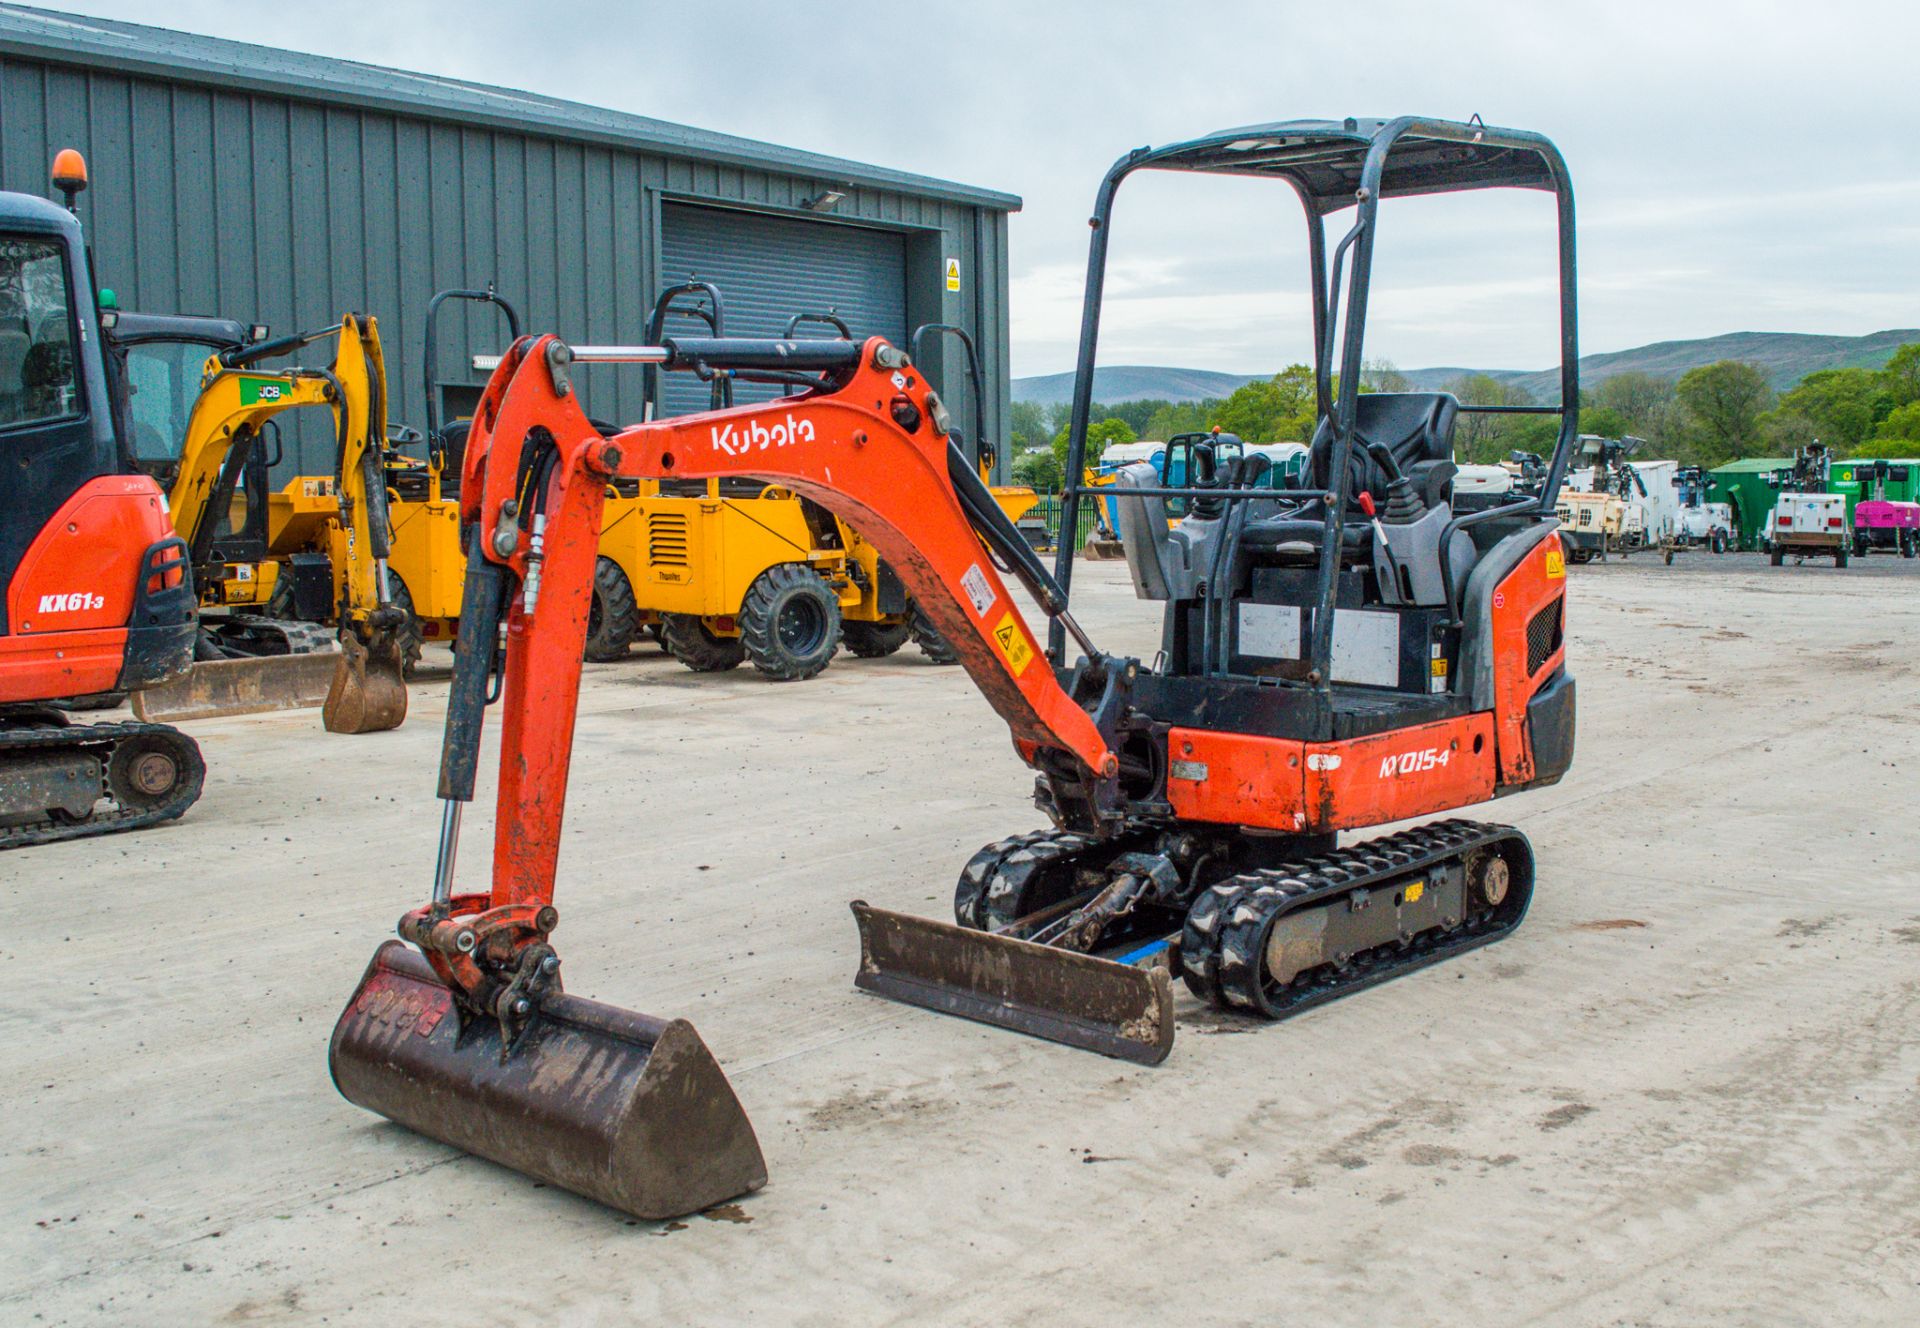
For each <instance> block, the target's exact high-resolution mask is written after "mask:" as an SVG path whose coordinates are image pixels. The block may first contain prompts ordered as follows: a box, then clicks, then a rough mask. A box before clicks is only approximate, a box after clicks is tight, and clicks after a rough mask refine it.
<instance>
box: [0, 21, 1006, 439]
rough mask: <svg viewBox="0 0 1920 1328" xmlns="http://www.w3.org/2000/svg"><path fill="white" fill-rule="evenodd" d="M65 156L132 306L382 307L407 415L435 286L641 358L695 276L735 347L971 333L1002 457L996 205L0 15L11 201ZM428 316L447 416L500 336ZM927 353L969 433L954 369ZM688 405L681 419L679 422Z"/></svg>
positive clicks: (428, 82) (887, 178)
mask: <svg viewBox="0 0 1920 1328" xmlns="http://www.w3.org/2000/svg"><path fill="white" fill-rule="evenodd" d="M69 146H71V147H78V148H79V149H80V150H81V151H82V152H83V153H85V154H86V157H87V161H88V164H89V166H90V168H91V176H92V187H91V188H90V189H89V190H88V191H87V192H86V193H85V194H83V195H81V215H82V219H83V221H84V222H85V223H86V226H87V229H88V234H89V237H90V240H91V243H92V246H93V252H94V265H95V271H96V272H97V274H98V279H99V280H100V282H101V283H102V284H103V285H105V286H109V287H111V288H113V289H114V291H115V293H116V295H117V297H118V299H119V303H120V305H121V307H123V308H129V309H142V310H148V311H153V312H173V313H209V314H219V315H222V316H225V317H229V318H234V319H238V320H240V321H241V322H247V323H267V324H269V325H271V327H272V328H273V331H274V333H275V335H279V334H281V333H284V332H290V331H295V330H298V329H302V328H314V327H320V326H323V325H325V324H327V323H330V322H331V321H333V320H334V319H335V318H336V317H337V316H338V315H339V314H340V313H342V312H344V311H346V310H357V311H362V312H366V313H370V314H373V315H374V316H375V317H376V318H378V319H379V322H380V330H381V336H382V341H383V343H384V346H385V351H386V360H387V374H388V381H389V387H390V391H391V393H392V400H393V409H392V411H391V414H392V417H393V418H394V419H395V420H396V421H397V422H414V423H418V422H419V421H420V419H421V413H422V404H423V398H422V393H423V392H424V391H425V388H424V387H423V385H422V370H421V350H422V337H423V328H422V323H423V319H424V313H425V309H426V304H427V301H428V299H429V298H430V297H431V296H432V295H433V293H434V292H435V291H436V290H439V289H442V288H445V287H449V286H485V285H486V284H487V283H489V282H493V283H495V284H496V285H497V287H498V289H499V291H500V293H501V294H502V295H503V296H505V297H506V298H507V299H509V300H510V301H512V302H513V303H514V304H515V305H516V306H518V308H519V310H520V312H521V316H522V318H523V321H524V322H525V324H526V327H527V329H528V330H535V331H545V330H552V331H557V332H559V333H560V334H561V335H563V336H566V337H568V338H570V339H572V340H575V341H578V342H583V343H590V342H633V341H637V340H639V338H640V334H641V331H642V329H643V325H644V323H645V319H646V316H647V312H648V310H649V308H650V307H651V305H652V303H653V300H654V298H655V295H656V293H657V292H658V291H659V290H661V289H662V288H663V286H666V285H671V284H674V283H677V282H680V281H684V280H686V279H687V278H688V277H690V276H698V277H701V278H703V279H706V280H710V281H713V282H714V283H715V284H717V285H718V286H719V287H720V289H721V292H722V294H723V295H724V296H725V299H726V311H727V321H728V326H727V330H728V332H729V333H733V334H740V335H773V334H777V333H779V332H780V331H782V330H783V328H784V326H785V323H786V320H787V318H788V317H789V316H790V315H792V314H793V313H796V312H801V311H808V312H822V311H826V310H834V311H837V312H838V314H839V315H840V316H841V317H842V318H844V319H845V320H846V321H847V322H848V323H849V324H850V325H851V326H852V329H853V331H854V333H855V335H856V336H866V335H871V334H876V333H877V334H881V335H885V336H888V337H890V338H893V339H895V340H901V341H904V338H905V337H906V336H907V334H908V332H909V330H910V329H912V328H913V327H916V326H918V325H919V324H921V323H926V322H950V323H957V324H959V325H960V326H962V327H965V328H967V329H968V330H969V331H970V332H971V333H972V334H973V336H974V337H975V339H976V340H977V342H978V343H979V347H980V351H981V356H982V359H983V363H984V366H985V369H986V372H987V377H988V392H987V403H988V404H987V411H986V413H987V415H988V419H987V420H986V422H985V423H986V435H985V436H987V437H990V438H1003V437H1005V436H1006V426H1007V422H1008V421H1007V416H1008V412H1009V404H1008V349H1007V214H1008V213H1009V212H1010V211H1014V210H1017V209H1018V208H1019V206H1020V200H1019V199H1018V198H1016V197H1013V196H1012V195H1009V194H1003V193H996V192H993V191H990V190H985V189H977V188H971V187H968V186H965V185H959V184H951V183H948V182H945V181H941V180H935V179H930V178H927V177H924V176H918V175H911V174H907V173H904V172H900V171H893V170H888V169H884V168H881V167H877V166H867V165H862V164H860V163H857V162H851V161H844V160H840V159H837V158H833V157H825V156H819V155H815V154H813V153H808V152H801V151H796V150H794V149H790V148H783V147H775V146H772V145H769V144H765V143H759V142H754V141H751V140H748V139H741V138H734V137H731V136H728V135H724V134H716V133H709V132H706V131H704V130H699V129H692V128H688V127H686V126H683V125H676V124H669V123H666V122H664V121H660V120H652V119H647V118H645V117H642V116H636V115H628V114H625V113H622V112H617V111H609V110H602V109H598V108H595V107H590V106H583V105H579V104H577V103H573V102H565V101H559V100H556V99H553V98H549V97H541V96H537V95H534V94H531V93H524V92H508V91H505V90H502V89H497V88H490V87H485V86H481V85H478V84H471V83H463V82H459V81H457V80H451V79H444V78H438V77H428V76H425V75H418V74H410V73H406V72H403V71H399V70H392V69H383V68H378V67H375V66H371V65H363V64H357V63H353V62H349V61H341V60H329V59H321V58H318V57H314V56H305V55H298V54H293V53H289V52H285V51H279V50H273V49H270V48H267V47H260V46H251V45H246V44H243V43H239V42H230V41H223V40H218V39H214V38H208V37H197V36H190V35H187V34H183V33H177V32H172V31H168V30H166V29H163V28H153V27H145V26H141V25H138V24H131V23H121V22H115V21H111V20H105V19H95V18H85V17H79V16H75V15H68V14H57V13H53V12H51V11H47V10H41V9H29V8H24V7H21V6H16V5H0V188H5V189H9V190H17V191H19V192H22V193H32V194H40V195H46V194H48V193H49V192H50V191H49V187H48V184H47V168H48V164H49V163H50V162H51V161H52V159H53V154H54V153H55V152H56V151H58V150H59V149H60V148H62V147H69ZM463 320H464V325H463ZM442 321H443V322H444V324H445V325H446V327H445V330H444V332H443V339H442V342H441V350H440V354H439V357H438V359H439V370H440V377H441V378H442V379H443V380H446V379H449V378H454V377H465V378H466V379H467V380H468V386H467V388H466V390H465V391H464V392H463V391H462V390H461V389H460V388H458V387H456V388H454V389H451V390H450V391H449V393H448V396H449V398H450V400H449V404H454V405H457V404H458V402H457V401H455V400H452V398H455V397H459V396H470V395H471V394H472V392H473V391H474V390H475V389H476V388H477V386H478V385H479V384H480V383H482V382H484V381H485V374H484V373H483V372H481V371H480V370H478V369H475V368H473V367H472V366H473V364H474V360H475V357H484V356H487V355H491V354H494V353H497V352H498V351H499V350H500V349H501V343H502V341H503V340H504V337H505V332H504V328H503V326H502V325H501V324H500V323H499V322H498V321H497V320H495V319H493V318H492V317H491V316H490V314H489V312H488V311H484V310H480V311H476V310H471V309H469V308H467V307H465V306H450V308H449V310H448V311H447V316H444V317H443V320H442ZM681 326H682V330H683V331H686V332H692V331H694V330H695V328H694V325H693V324H691V323H686V324H682V325H681ZM927 359H928V361H929V362H928V363H927V365H926V366H925V367H926V369H927V372H928V373H929V375H930V376H931V377H932V380H933V381H934V382H935V383H936V384H937V385H940V386H942V387H943V388H944V389H945V391H944V393H943V395H945V396H946V397H947V398H948V400H949V401H950V402H951V404H952V405H953V407H954V409H955V413H956V416H957V417H958V418H959V419H960V420H961V422H962V423H963V424H965V425H966V426H968V427H969V429H970V430H971V428H972V426H973V425H974V421H973V420H972V419H971V414H972V410H971V406H970V405H969V404H968V402H967V393H966V391H965V390H964V383H963V381H962V379H961V375H962V374H963V373H964V367H963V366H962V365H961V364H960V362H959V357H958V355H957V354H952V355H948V356H946V357H944V360H943V359H939V358H936V357H935V356H933V355H929V356H928V357H927ZM948 366H951V369H952V372H951V374H948V373H947V372H945V370H946V369H947V368H948ZM594 374H595V375H596V376H595V377H593V378H590V379H588V380H587V383H586V395H587V400H588V403H589V405H590V407H591V409H592V410H593V412H594V414H595V415H596V416H598V417H601V418H611V419H632V418H635V417H637V415H638V412H639V382H640V380H639V375H638V372H637V371H634V370H631V369H627V368H620V369H613V368H602V369H597V370H595V371H594ZM949 378H951V380H952V381H951V382H949V381H948V379H949ZM691 386H692V385H690V384H689V385H687V387H684V388H678V389H677V395H676V398H670V402H669V404H670V406H671V405H672V404H673V401H674V400H676V399H677V400H678V401H679V402H680V403H681V404H682V405H690V404H692V402H693V400H694V399H695V398H696V396H697V395H698V394H697V393H695V392H693V391H691V390H689V389H690V388H691ZM301 435H302V438H301V442H300V444H299V446H298V447H297V448H290V449H289V451H290V453H292V455H290V456H289V457H288V459H287V462H286V465H285V467H283V468H292V467H295V466H297V467H298V468H299V469H300V470H301V471H305V472H307V473H312V472H313V471H315V470H323V469H325V468H326V465H327V464H328V461H329V458H328V457H327V456H326V455H325V449H326V447H327V445H328V440H327V439H326V438H325V437H324V436H323V435H322V433H321V432H320V431H318V430H314V429H303V430H301ZM1005 464H1006V460H1005V457H1004V455H1003V456H1002V459H1001V465H1002V466H1004V465H1005Z"/></svg>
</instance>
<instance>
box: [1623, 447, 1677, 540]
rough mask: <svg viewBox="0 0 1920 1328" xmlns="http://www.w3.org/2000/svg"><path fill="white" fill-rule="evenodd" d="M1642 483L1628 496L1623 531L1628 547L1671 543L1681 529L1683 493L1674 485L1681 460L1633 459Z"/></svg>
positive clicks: (1629, 465)
mask: <svg viewBox="0 0 1920 1328" xmlns="http://www.w3.org/2000/svg"><path fill="white" fill-rule="evenodd" d="M1626 466H1627V469H1628V470H1631V471H1632V472H1633V473H1634V475H1635V476H1636V477H1637V478H1638V479H1639V481H1640V483H1639V484H1637V485H1635V486H1633V492H1632V493H1631V494H1628V495H1626V496H1625V501H1626V504H1627V512H1626V519H1625V521H1624V523H1623V528H1622V530H1621V534H1622V536H1624V537H1625V541H1626V545H1627V547H1628V548H1654V547H1658V546H1660V545H1664V544H1666V543H1668V542H1670V541H1671V540H1672V539H1673V537H1674V536H1675V535H1677V534H1678V533H1679V531H1680V494H1679V491H1678V490H1677V489H1676V488H1675V487H1674V483H1673V480H1674V476H1675V475H1676V474H1678V473H1679V470H1680V463H1679V462H1678V461H1629V462H1627V463H1626Z"/></svg>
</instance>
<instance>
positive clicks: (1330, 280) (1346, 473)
mask: <svg viewBox="0 0 1920 1328" xmlns="http://www.w3.org/2000/svg"><path fill="white" fill-rule="evenodd" d="M1140 170H1170V171H1194V172H1202V173H1214V174H1226V175H1246V176H1272V177H1278V178H1280V179H1282V180H1284V181H1286V182H1287V183H1288V184H1289V185H1291V186H1292V188H1293V190H1294V193H1295V194H1296V196H1298V198H1299V199H1300V203H1301V207H1302V209H1303V210H1304V212H1305V214H1306V222H1307V258H1308V264H1309V266H1310V268H1311V272H1310V274H1309V275H1310V283H1309V284H1310V288H1311V292H1312V299H1313V333H1314V337H1313V341H1314V391H1315V398H1316V403H1317V406H1318V412H1319V417H1320V419H1321V420H1323V421H1331V427H1332V430H1333V453H1332V456H1331V458H1330V460H1331V475H1332V480H1333V486H1334V487H1333V489H1332V490H1331V491H1329V492H1327V493H1326V494H1324V495H1322V498H1323V503H1322V505H1323V508H1324V512H1323V515H1324V520H1325V533H1324V535H1323V538H1322V541H1321V549H1320V566H1319V580H1318V594H1317V596H1316V600H1315V612H1314V616H1313V634H1312V642H1311V648H1310V656H1309V658H1310V672H1309V675H1308V676H1309V681H1310V683H1311V685H1312V686H1313V687H1314V688H1315V690H1316V691H1318V692H1319V693H1320V694H1321V695H1322V696H1326V695H1327V694H1328V693H1329V692H1330V691H1331V688H1332V679H1333V668H1332V660H1333V611H1332V610H1333V602H1334V594H1335V590H1336V586H1337V584H1338V575H1339V568H1340V538H1339V534H1340V529H1341V526H1342V524H1343V523H1344V521H1345V520H1346V508H1347V502H1348V499H1349V497H1350V496H1351V495H1350V494H1349V493H1348V488H1349V486H1350V483H1351V476H1350V460H1351V457H1352V453H1353V447H1354V436H1355V420H1356V416H1357V411H1358V400H1359V395H1360V394H1359V390H1358V384H1359V382H1360V374H1361V366H1362V364H1363V363H1364V360H1363V352H1364V344H1365V337H1366V318H1367V299H1368V296H1369V294H1370V291H1371V287H1372V277H1373V248H1374V240H1375V236H1376V233H1377V230H1378V213H1379V205H1380V200H1381V199H1382V198H1383V197H1409V196H1417V195H1424V194H1435V193H1453V192H1461V191H1465V190H1474V189H1497V188H1522V189H1538V190H1544V191H1549V192H1551V193H1552V194H1553V195H1554V199H1555V206H1556V225H1557V232H1558V234H1557V239H1558V252H1559V282H1560V291H1559V307H1560V401H1559V403H1558V404H1557V405H1552V406H1474V405H1467V404H1464V403H1463V404H1462V405H1461V406H1460V409H1461V410H1462V411H1467V412H1470V413H1483V414H1542V415H1558V416H1559V417H1560V434H1559V438H1558V441H1557V442H1556V443H1555V446H1554V452H1553V461H1552V464H1551V465H1550V466H1549V468H1548V472H1547V476H1546V482H1545V483H1544V484H1543V485H1542V487H1541V491H1540V493H1539V495H1538V497H1537V498H1528V499H1525V500H1523V501H1521V502H1518V503H1509V504H1505V505H1503V506H1498V507H1491V508H1488V509H1486V510H1484V511H1481V512H1474V513H1469V514H1466V515H1463V516H1460V517H1457V518H1455V520H1454V521H1453V522H1452V524H1451V525H1450V526H1449V528H1448V532H1447V534H1446V536H1445V537H1444V538H1443V539H1442V541H1441V549H1442V551H1443V557H1444V551H1445V549H1446V548H1447V545H1448V543H1449V542H1450V540H1451V537H1452V532H1453V531H1454V530H1457V529H1462V528H1465V527H1468V526H1472V525H1479V524H1481V523H1483V522H1487V521H1495V520H1500V519H1503V518H1504V519H1512V518H1516V517H1520V518H1527V519H1532V520H1550V519H1552V516H1553V511H1554V502H1555V499H1556V498H1557V497H1558V495H1559V491H1560V485H1561V482H1562V481H1563V480H1564V478H1565V476H1566V471H1567V465H1568V461H1569V458H1570V456H1571V454H1572V448H1573V442H1574V437H1575V433H1576V430H1577V424H1578V414H1579V402H1580V370H1579V361H1580V353H1579V311H1578V305H1577V292H1576V276H1577V264H1576V255H1575V249H1574V205H1573V183H1572V179H1571V177H1570V176H1569V175H1568V173H1567V168H1566V163H1565V161H1564V160H1563V159H1562V158H1561V156H1560V151H1559V149H1558V148H1556V147H1555V146H1554V145H1553V143H1552V141H1551V140H1549V139H1548V138H1546V137H1545V136H1544V135H1541V134H1535V133H1529V132H1527V131H1524V130H1515V129H1500V128H1494V127H1491V126H1488V125H1486V124H1484V123H1482V122H1481V120H1480V118H1479V117H1478V116H1475V117H1473V118H1472V119H1471V120H1468V121H1465V122H1461V121H1452V120H1433V119H1424V118H1419V117H1411V116H1409V117H1402V118H1399V119H1395V120H1370V121H1360V120H1353V119H1349V120H1345V121H1292V122H1285V123H1278V124H1269V125H1258V126H1252V127H1248V128H1242V129H1232V130H1225V131H1222V132H1220V133H1216V134H1211V135H1208V136H1207V137H1205V138H1200V139H1194V140H1191V141H1188V142H1184V143H1176V144H1173V145H1171V146H1169V147H1165V148H1151V147H1146V148H1137V149H1135V150H1134V151H1132V152H1130V153H1128V154H1126V155H1125V156H1123V157H1121V158H1120V159H1119V160H1118V161H1117V162H1115V163H1114V164H1113V166H1112V167H1111V168H1110V169H1109V170H1108V171H1107V174H1106V176H1105V178H1104V179H1103V180H1102V181H1101V182H1100V189H1099V192H1098V194H1097V195H1096V196H1095V199H1094V209H1093V216H1092V217H1091V218H1090V219H1089V221H1088V225H1089V226H1091V228H1092V238H1091V240H1090V242H1089V245H1088V254H1087V284H1086V292H1085V295H1084V297H1083V303H1082V306H1081V316H1080V343H1079V352H1078V356H1077V365H1076V372H1075V376H1074V387H1073V416H1072V423H1071V425H1070V426H1069V434H1068V446H1067V473H1066V476H1065V487H1064V489H1063V491H1062V504H1061V508H1062V510H1061V529H1062V530H1067V531H1072V530H1074V529H1077V527H1076V526H1075V524H1074V523H1075V521H1076V519H1077V518H1078V515H1079V507H1080V500H1081V498H1082V496H1083V495H1084V494H1086V493H1087V492H1088V486H1087V485H1086V483H1085V464H1084V458H1085V456H1086V442H1087V427H1088V424H1089V418H1088V417H1089V415H1090V414H1091V412H1092V405H1093V371H1094V365H1095V358H1096V352H1097V349H1098V344H1099V334H1100V308H1101V304H1102V298H1103V294H1104V289H1105V284H1106V268H1107V243H1108V237H1109V235H1110V234H1111V232H1112V225H1111V222H1112V217H1113V205H1114V198H1115V196H1116V195H1117V193H1118V192H1119V188H1120V185H1121V183H1122V182H1123V181H1124V180H1125V179H1126V178H1127V177H1128V176H1130V175H1132V174H1133V173H1134V172H1135V171H1140ZM1350 207H1351V208H1354V209H1355V213H1354V219H1353V224H1352V226H1351V228H1350V229H1349V230H1348V231H1347V233H1346V235H1345V236H1343V237H1342V238H1341V240H1340V242H1339V244H1338V245H1337V246H1336V247H1335V249H1334V251H1333V254H1332V268H1331V272H1329V269H1328V254H1327V237H1326V221H1325V219H1326V217H1327V216H1329V215H1330V214H1332V213H1335V212H1339V211H1342V210H1344V209H1346V208H1350ZM1343 279H1344V283H1345V287H1344V296H1345V308H1344V317H1345V323H1344V336H1343V337H1342V338H1341V342H1340V345H1339V347H1338V352H1339V353H1338V361H1339V381H1340V382H1341V383H1342V384H1344V385H1346V387H1345V390H1343V391H1342V393H1341V394H1340V397H1339V399H1338V400H1335V399H1334V396H1333V379H1334V360H1335V349H1336V348H1335V333H1336V331H1337V330H1340V328H1341V321H1340V320H1341V314H1342V312H1343V311H1342V310H1341V309H1340V308H1339V306H1338V305H1336V304H1335V303H1334V301H1335V299H1336V297H1337V296H1338V295H1339V293H1340V292H1341V290H1342V281H1343ZM1127 494H1128V496H1130V497H1134V498H1140V497H1149V496H1159V497H1169V498H1171V497H1181V498H1195V497H1202V496H1204V497H1209V498H1225V499H1227V500H1228V501H1247V500H1250V499H1252V498H1271V497H1272V496H1273V495H1272V493H1271V492H1270V491H1258V490H1242V491H1237V492H1236V491H1232V490H1226V491H1223V490H1221V489H1206V490H1199V489H1191V488H1183V489H1176V488H1166V487H1157V488H1142V489H1129V490H1127ZM1075 552H1076V550H1075V549H1074V547H1073V541H1072V540H1062V541H1060V543H1059V552H1058V554H1057V555H1056V559H1055V565H1054V579H1055V580H1056V581H1057V582H1058V584H1059V585H1060V587H1061V588H1062V590H1063V591H1064V590H1067V589H1068V588H1069V587H1070V586H1071V584H1072V578H1073V561H1074V555H1075ZM1443 571H1444V569H1443ZM1447 580H1448V584H1449V586H1451V578H1450V577H1449V578H1447ZM1451 607H1452V609H1453V610H1454V614H1453V616H1454V617H1455V618H1456V619H1457V618H1458V616H1459V606H1458V605H1452V606H1451ZM1047 653H1048V656H1049V658H1050V659H1051V660H1052V661H1053V663H1054V664H1055V666H1056V667H1058V666H1061V665H1062V664H1064V662H1065V660H1064V653H1065V634H1064V631H1063V629H1062V627H1061V624H1060V623H1059V622H1058V621H1057V620H1056V621H1055V622H1054V623H1053V625H1052V627H1051V628H1050V630H1049V632H1048V639H1047Z"/></svg>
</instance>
